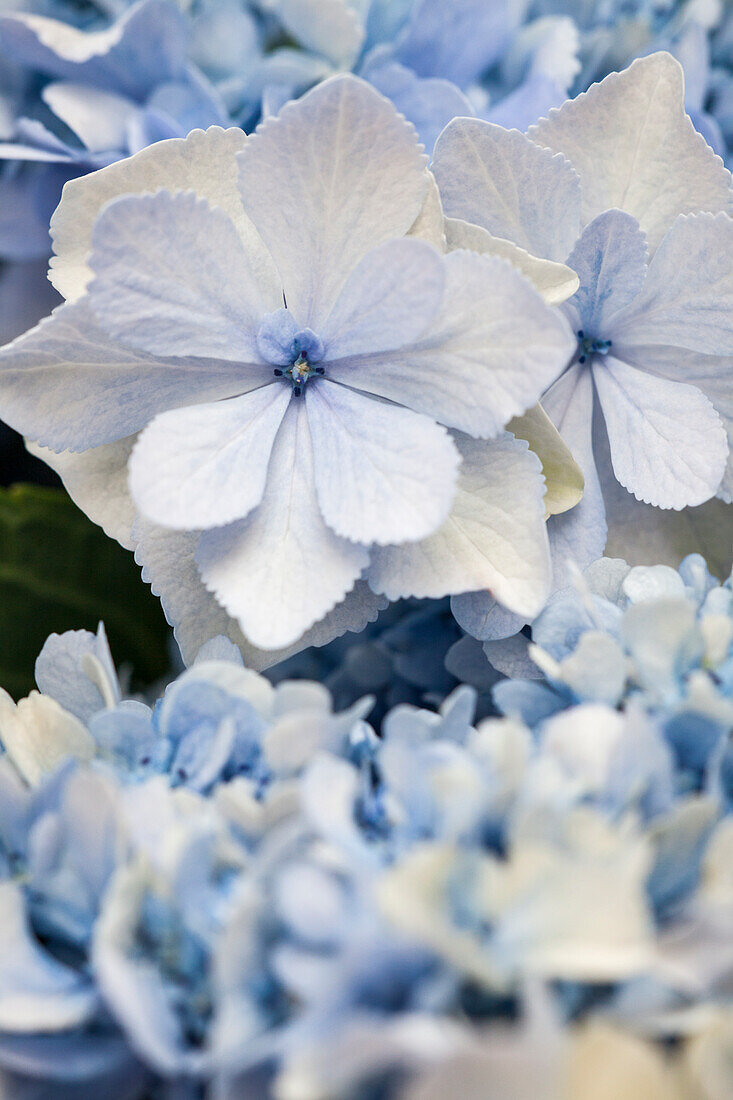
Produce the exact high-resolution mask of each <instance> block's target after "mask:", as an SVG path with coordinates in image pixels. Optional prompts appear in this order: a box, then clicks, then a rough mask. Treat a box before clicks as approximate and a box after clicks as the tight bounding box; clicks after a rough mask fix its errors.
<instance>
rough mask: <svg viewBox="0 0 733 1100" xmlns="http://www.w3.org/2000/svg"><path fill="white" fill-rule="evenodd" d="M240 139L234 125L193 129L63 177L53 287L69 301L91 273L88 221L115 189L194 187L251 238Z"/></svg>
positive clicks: (121, 192)
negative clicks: (240, 176) (240, 182)
mask: <svg viewBox="0 0 733 1100" xmlns="http://www.w3.org/2000/svg"><path fill="white" fill-rule="evenodd" d="M246 141H247V137H246V135H245V134H244V132H243V131H242V130H240V129H239V128H238V127H237V128H232V129H231V130H222V129H220V128H219V127H218V126H212V127H210V128H209V129H208V130H206V131H205V132H204V131H202V130H193V131H192V132H191V133H190V134H189V135H188V137H187V138H171V139H170V140H169V141H159V142H157V143H156V144H155V145H151V146H149V147H148V148H147V149H143V150H142V151H141V152H139V153H136V154H135V155H134V156H132V157H127V159H126V160H121V161H118V162H117V163H116V164H111V165H109V167H108V168H102V169H100V170H99V171H98V172H91V173H89V174H88V175H86V176H80V177H79V178H78V179H74V180H71V181H70V182H69V183H67V184H66V185H65V187H64V193H63V196H62V199H61V202H60V203H59V205H58V207H57V209H56V212H55V213H54V215H53V218H52V219H51V237H52V239H53V248H54V252H55V256H53V257H52V258H51V271H50V277H51V281H52V283H53V285H54V286H55V287H56V289H57V290H58V291H59V293H61V294H63V296H64V297H65V298H67V299H69V300H70V301H76V299H77V298H80V297H81V295H82V294H83V293H84V290H85V288H86V286H87V283H88V282H89V280H90V279H91V277H92V273H91V271H90V269H89V267H88V263H87V261H88V258H89V254H90V252H91V248H92V229H93V227H94V223H95V221H96V220H97V217H98V215H99V213H100V211H101V210H102V208H103V207H104V206H106V204H107V203H108V202H110V201H111V200H112V199H115V198H118V197H119V196H120V195H134V194H141V193H143V192H145V191H157V190H159V188H161V187H166V188H168V190H169V191H194V192H195V194H196V195H197V196H198V197H199V198H204V199H206V200H207V201H208V202H209V204H210V205H211V206H218V207H220V208H221V209H222V210H223V211H224V213H225V214H228V215H229V217H230V218H231V219H232V221H233V222H234V224H235V225H236V226H237V229H238V231H239V234H240V236H241V237H242V238H243V240H245V241H247V242H249V241H250V240H253V239H254V238H255V237H256V234H255V233H254V229H253V227H252V225H251V223H249V222H248V220H247V218H246V217H245V214H244V211H243V210H242V200H241V198H240V196H239V191H238V190H237V162H236V160H235V159H234V154H235V153H236V152H237V151H238V150H239V149H241V148H242V146H243V145H244V143H245V142H246ZM260 247H261V248H262V247H263V246H262V242H260Z"/></svg>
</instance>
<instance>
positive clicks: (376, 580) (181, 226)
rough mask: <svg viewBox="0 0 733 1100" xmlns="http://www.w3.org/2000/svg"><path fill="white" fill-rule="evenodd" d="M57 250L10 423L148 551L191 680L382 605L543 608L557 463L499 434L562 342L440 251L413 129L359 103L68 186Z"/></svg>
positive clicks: (4, 380)
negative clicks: (548, 472)
mask: <svg viewBox="0 0 733 1100" xmlns="http://www.w3.org/2000/svg"><path fill="white" fill-rule="evenodd" d="M53 236H54V240H55V248H56V252H57V255H56V257H55V258H54V260H53V262H52V278H53V280H54V283H55V285H56V286H57V288H58V289H59V290H60V291H61V292H62V293H64V294H65V295H66V297H67V298H68V299H69V300H68V302H67V304H66V305H64V306H62V307H60V308H59V309H58V310H57V311H56V313H55V314H54V315H53V316H52V318H51V319H50V320H48V321H46V322H44V323H42V324H41V325H39V326H38V327H37V328H36V329H35V330H33V331H32V332H30V333H28V334H27V335H26V336H25V337H23V338H21V339H19V340H17V341H16V342H15V343H14V344H12V345H10V347H9V348H7V349H4V350H3V352H2V356H1V359H0V412H2V415H3V416H4V418H5V419H7V420H8V421H9V422H10V423H11V424H12V425H13V426H14V427H16V428H17V429H18V430H20V431H22V432H23V433H24V434H25V435H27V436H29V437H30V438H31V439H34V440H37V441H38V442H39V443H40V444H41V445H42V446H44V447H47V448H50V449H51V451H55V452H60V453H58V455H57V457H53V458H52V457H50V456H49V461H51V462H52V464H53V465H55V466H56V468H57V469H59V471H60V472H61V473H62V476H63V477H64V479H65V481H66V484H67V486H68V488H69V490H70V492H71V493H72V495H73V496H74V498H75V500H77V502H78V503H79V504H80V505H81V506H82V507H84V508H85V510H86V511H87V512H88V513H89V514H90V515H91V517H92V518H93V519H95V520H97V521H98V522H100V523H102V524H103V526H104V527H105V529H106V530H108V531H109V532H110V533H112V534H114V535H115V536H116V537H117V538H119V539H120V541H122V542H123V543H124V544H126V545H128V546H131V547H132V546H134V547H135V549H136V554H137V557H138V560H139V561H140V562H141V564H142V565H143V570H144V576H145V577H146V578H147V579H148V580H149V581H150V582H151V583H152V585H153V588H154V589H155V590H156V591H157V592H159V593H160V594H161V596H162V597H163V601H164V606H165V607H166V612H167V614H168V617H169V619H170V620H171V621H172V622H173V623H174V625H175V626H176V627H177V628H178V636H179V640H180V641H181V644H182V646H183V648H184V650H185V651H186V655H187V656H190V655H192V654H193V653H195V651H196V649H198V647H199V646H200V645H201V644H202V643H203V642H204V641H205V640H206V639H207V638H208V637H210V636H212V635H213V634H216V633H228V634H229V635H230V636H231V637H233V638H236V640H237V641H238V642H240V644H241V643H243V641H244V638H243V637H242V635H244V637H245V638H246V639H248V640H249V642H250V643H252V645H254V646H257V647H261V648H262V649H266V650H270V651H276V650H281V649H283V648H285V647H288V646H291V645H293V644H295V643H296V642H297V641H298V639H299V638H301V636H302V635H303V633H304V631H307V630H308V629H309V628H310V627H311V626H312V625H313V624H314V623H320V622H321V620H323V619H324V616H329V615H330V618H329V621H328V622H327V623H326V624H321V626H320V627H317V628H316V633H315V635H313V634H310V635H308V636H307V637H306V639H305V641H307V642H310V641H314V640H315V641H316V642H321V641H324V640H326V639H327V638H328V637H331V636H333V635H334V634H335V633H339V632H343V630H345V629H353V628H357V629H358V628H359V627H361V626H363V625H364V623H365V622H366V621H367V619H368V618H369V617H372V616H373V615H374V614H375V613H376V609H377V607H378V606H379V600H378V599H377V597H376V596H375V593H386V594H387V595H388V596H389V597H390V598H394V597H397V596H404V595H409V594H416V595H445V594H447V593H449V592H459V591H468V590H471V589H476V588H479V587H481V588H491V589H492V591H495V592H496V594H497V595H498V596H499V598H501V599H502V600H503V601H504V602H505V603H507V605H508V606H511V607H513V609H514V610H517V611H518V612H520V613H522V614H534V613H536V612H537V611H538V610H539V608H540V607H541V605H542V602H543V600H544V598H545V596H546V593H547V590H548V585H549V556H548V548H547V542H546V535H545V531H544V515H543V511H544V509H543V491H544V485H543V481H542V477H541V467H540V462H539V460H538V459H537V457H536V456H535V455H534V454H532V453H531V452H530V451H529V450H528V448H527V445H526V443H524V442H523V441H521V440H519V439H516V438H514V437H513V436H512V435H510V434H508V433H506V432H504V431H503V429H504V426H505V425H506V423H507V422H508V421H509V420H510V419H511V418H512V417H513V416H516V415H518V414H521V413H523V412H524V411H525V410H526V409H528V408H529V407H530V406H532V405H533V404H534V403H535V402H536V400H537V398H538V396H539V394H540V393H541V392H542V391H543V390H544V389H545V388H546V387H547V386H548V385H549V384H550V383H551V382H552V381H553V380H554V379H555V378H556V377H557V375H558V373H559V372H560V370H561V369H562V367H563V366H564V364H565V362H566V361H567V358H568V356H569V354H570V352H571V350H572V346H573V343H572V339H571V335H570V331H569V328H568V326H567V324H566V322H565V321H564V320H563V318H562V317H561V316H560V315H559V314H557V313H555V312H554V311H553V310H552V309H551V308H549V307H548V306H547V305H546V304H545V302H544V301H543V300H542V297H541V296H540V294H539V293H538V292H537V291H536V290H535V289H534V287H533V286H532V285H530V283H529V282H527V281H526V279H525V278H523V277H522V275H520V274H519V273H518V272H517V271H516V270H515V269H514V268H513V267H512V266H510V264H508V263H507V262H506V261H505V260H503V259H501V258H498V257H495V256H481V255H478V254H475V253H471V252H467V251H464V250H460V251H454V252H451V253H449V254H447V255H443V254H442V253H441V251H440V248H441V246H442V243H443V238H442V212H441V210H440V205H439V202H438V201H437V196H436V189H435V185H434V182H433V180H432V177H431V176H430V174H429V172H428V171H427V169H426V167H425V158H424V157H423V156H422V154H421V150H420V146H419V145H418V144H417V140H416V137H415V133H414V130H413V129H412V127H411V126H410V125H409V124H408V123H406V122H405V120H404V119H403V118H402V117H401V116H399V115H398V114H397V113H396V112H395V110H394V108H393V107H392V105H391V104H390V103H389V102H388V101H386V100H384V99H383V98H382V97H381V96H379V95H378V94H377V93H376V92H375V91H374V90H373V89H371V88H370V87H369V86H368V85H367V84H365V83H363V82H362V81H360V80H358V79H357V78H354V77H338V78H334V79H333V80H331V81H327V82H326V83H324V84H322V85H320V86H319V87H318V88H316V89H315V90H314V91H312V92H311V93H309V94H308V95H307V96H305V97H304V98H303V99H302V100H300V101H299V102H297V103H293V104H290V105H288V106H287V107H286V108H285V109H284V110H283V111H282V113H281V115H280V116H279V117H278V118H277V119H275V120H271V121H268V122H266V123H265V124H263V125H262V126H261V127H260V129H259V130H258V132H257V133H256V134H255V135H254V136H252V137H251V138H246V137H245V136H244V135H243V134H242V133H241V132H240V131H221V130H218V129H212V130H209V131H207V132H206V133H201V132H194V133H193V134H191V135H189V137H188V138H187V139H185V140H173V141H169V142H163V143H160V144H159V145H157V146H153V147H151V148H149V149H147V150H145V151H143V152H142V153H140V154H138V155H137V156H135V157H133V158H131V159H130V160H128V161H126V162H123V163H120V164H116V165H113V166H111V167H109V168H106V169H103V170H102V171H100V172H98V173H95V174H93V175H91V176H88V177H86V178H84V179H83V180H78V181H74V182H73V183H72V184H70V185H69V186H68V187H67V189H66V192H65V195H64V199H63V200H62V203H61V205H60V207H59V210H58V211H57V213H56V215H55V217H54V222H53ZM421 238H422V239H421ZM559 266H560V265H554V268H558V267H559ZM562 270H563V271H564V270H565V269H562ZM448 429H451V430H450V431H449V430H448ZM477 440H482V441H485V442H480V443H479V442H477ZM44 453H45V452H44ZM459 467H460V472H459ZM128 475H129V477H128ZM365 582H368V585H369V586H371V587H368V585H367V583H365ZM210 594H213V596H214V597H215V599H212V596H211V595H210ZM347 597H348V598H347ZM334 609H335V610H334ZM237 624H238V625H237Z"/></svg>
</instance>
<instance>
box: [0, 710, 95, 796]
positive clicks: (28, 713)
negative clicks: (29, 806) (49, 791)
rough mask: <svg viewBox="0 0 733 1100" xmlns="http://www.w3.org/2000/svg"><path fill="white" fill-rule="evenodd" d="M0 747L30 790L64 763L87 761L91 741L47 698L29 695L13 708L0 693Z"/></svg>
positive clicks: (92, 749) (77, 723)
mask: <svg viewBox="0 0 733 1100" xmlns="http://www.w3.org/2000/svg"><path fill="white" fill-rule="evenodd" d="M0 744H2V746H3V748H4V749H5V751H6V753H7V754H8V757H9V758H10V760H11V761H12V763H13V764H14V765H15V767H16V768H17V769H18V772H19V773H20V775H22V777H23V779H24V780H25V781H26V783H28V784H29V785H30V786H32V787H35V786H38V784H39V783H41V782H42V780H43V779H45V778H46V776H48V775H51V774H52V773H53V772H54V771H55V770H56V768H58V767H59V765H60V764H61V763H63V761H64V760H69V759H77V760H91V758H92V757H93V756H94V754H95V750H96V746H95V743H94V738H93V737H92V735H91V734H90V733H89V731H88V730H87V729H86V727H85V726H83V725H82V724H81V722H80V721H79V719H78V718H75V717H74V715H73V714H69V712H68V711H67V710H64V708H63V707H62V706H60V705H59V704H58V703H57V702H56V700H55V699H52V698H51V697H50V695H41V694H40V693H39V692H37V691H32V692H31V693H30V695H29V696H28V697H27V699H21V700H20V702H19V703H18V705H17V706H15V704H14V703H13V701H12V699H11V698H10V696H9V695H8V694H7V693H6V692H4V691H0Z"/></svg>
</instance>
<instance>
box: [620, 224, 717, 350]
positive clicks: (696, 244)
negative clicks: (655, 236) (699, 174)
mask: <svg viewBox="0 0 733 1100" xmlns="http://www.w3.org/2000/svg"><path fill="white" fill-rule="evenodd" d="M613 342H614V347H615V346H616V345H620V346H622V347H626V346H629V347H633V346H638V345H641V344H666V345H676V346H678V347H682V348H689V349H690V350H692V351H699V352H704V353H707V354H712V355H733V218H730V217H729V216H728V215H727V214H718V215H713V214H693V215H688V216H687V217H680V218H678V219H677V220H676V221H675V223H674V225H673V226H672V228H671V229H670V231H669V232H668V233H667V234H666V236H665V237H664V240H663V241H662V243H661V244H660V246H659V249H658V251H657V253H656V255H655V256H654V258H653V259H652V262H651V263H650V265H649V272H648V274H647V278H646V282H645V283H644V288H643V290H642V293H641V294H640V295H639V297H638V298H636V300H635V301H634V302H632V303H631V305H630V306H629V307H628V308H627V309H626V310H625V311H624V313H623V314H622V315H621V316H620V317H618V318H616V319H615V322H614V336H613Z"/></svg>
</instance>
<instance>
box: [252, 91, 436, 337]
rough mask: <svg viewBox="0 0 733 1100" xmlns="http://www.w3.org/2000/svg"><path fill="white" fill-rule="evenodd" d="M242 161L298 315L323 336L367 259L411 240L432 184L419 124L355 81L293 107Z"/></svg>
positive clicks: (255, 216)
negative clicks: (386, 245)
mask: <svg viewBox="0 0 733 1100" xmlns="http://www.w3.org/2000/svg"><path fill="white" fill-rule="evenodd" d="M237 159H238V162H239V186H240V190H241V193H242V197H243V200H244V207H245V210H246V211H247V214H248V215H249V216H250V218H251V219H252V221H253V222H254V224H255V225H256V227H257V229H258V230H259V232H260V233H261V235H262V237H263V239H264V241H265V244H266V245H267V247H268V248H269V249H270V252H271V253H272V255H273V257H274V259H275V262H276V264H277V267H278V270H279V272H280V275H281V276H282V280H283V283H284V286H285V297H286V299H287V304H288V308H289V309H291V310H293V312H294V313H295V315H296V317H297V318H298V322H299V324H301V325H308V326H309V327H310V328H312V329H313V330H314V331H315V332H317V331H318V330H319V327H320V326H321V325H322V324H323V321H324V320H325V318H326V317H327V316H328V313H329V312H330V310H331V308H332V306H333V303H334V302H335V300H336V298H337V296H338V293H339V291H340V289H341V287H342V286H343V284H344V282H345V280H346V276H347V275H348V274H349V272H350V271H351V269H352V268H353V267H354V266H355V264H357V263H358V262H359V260H360V259H361V258H362V256H364V255H365V254H366V253H367V252H368V251H369V250H370V249H372V248H375V247H376V246H377V245H378V244H382V243H383V242H384V241H387V240H390V239H392V238H394V237H402V236H404V234H405V233H407V232H408V230H409V229H410V227H411V226H412V224H413V222H414V221H415V219H416V218H417V216H418V214H419V212H420V209H421V206H422V203H423V199H424V198H425V193H426V191H427V186H428V179H429V177H428V173H427V171H426V169H425V158H424V157H423V156H422V155H421V153H420V146H419V145H418V143H417V137H416V135H415V131H414V130H413V128H412V126H411V125H410V124H409V123H408V122H406V121H405V119H404V118H402V116H401V115H398V114H397V112H396V111H395V109H394V107H393V106H392V104H391V103H390V102H389V101H388V100H386V99H384V98H383V97H382V96H380V95H379V93H378V92H375V91H374V89H373V88H370V86H369V85H368V84H365V83H364V82H363V81H361V80H359V79H357V78H356V77H352V76H342V77H334V78H333V79H331V80H327V81H325V82H324V83H323V84H320V85H318V87H316V88H314V89H313V90H312V91H311V92H308V94H307V95H305V96H303V97H302V99H299V100H297V101H295V102H291V103H288V104H287V105H286V106H285V107H284V108H283V110H282V111H281V112H280V114H279V116H278V117H277V118H275V119H267V120H266V121H265V122H263V123H262V124H261V125H260V126H259V127H258V130H257V133H256V134H255V135H254V136H253V137H251V138H250V140H249V141H248V142H247V145H246V146H245V147H244V149H243V150H242V152H241V154H240V155H239V156H238V157H237Z"/></svg>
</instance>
